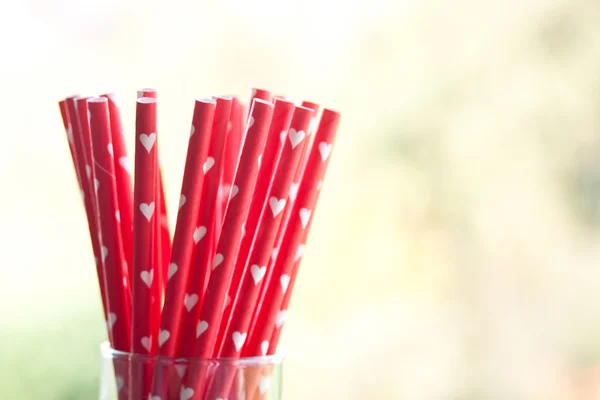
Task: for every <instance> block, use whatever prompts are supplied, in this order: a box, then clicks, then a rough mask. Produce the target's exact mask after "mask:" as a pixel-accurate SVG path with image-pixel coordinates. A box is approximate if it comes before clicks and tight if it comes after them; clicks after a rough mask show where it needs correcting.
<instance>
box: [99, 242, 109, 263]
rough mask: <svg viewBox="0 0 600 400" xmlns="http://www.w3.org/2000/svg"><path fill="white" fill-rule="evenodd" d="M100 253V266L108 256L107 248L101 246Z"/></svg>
mask: <svg viewBox="0 0 600 400" xmlns="http://www.w3.org/2000/svg"><path fill="white" fill-rule="evenodd" d="M100 252H101V254H100V256H101V257H102V264H104V260H106V256H107V255H108V248H106V246H102V249H101V250H100Z"/></svg>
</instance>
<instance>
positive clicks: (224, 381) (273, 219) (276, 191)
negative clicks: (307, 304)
mask: <svg viewBox="0 0 600 400" xmlns="http://www.w3.org/2000/svg"><path fill="white" fill-rule="evenodd" d="M312 114H313V110H311V109H309V108H304V107H295V109H294V115H293V119H292V123H291V125H290V129H289V131H288V140H286V141H285V143H284V145H283V151H282V154H281V157H280V159H279V162H278V165H277V170H276V173H275V177H274V179H273V181H272V184H271V185H270V188H269V194H268V201H267V203H266V204H265V207H264V208H263V210H262V213H261V216H260V222H259V224H258V226H259V228H258V232H257V234H256V236H255V238H254V240H253V245H252V250H251V251H250V255H249V257H248V258H247V262H246V265H245V268H244V270H245V272H244V275H243V279H242V286H241V288H240V291H239V293H238V296H237V298H236V299H235V302H234V308H233V313H232V317H231V321H230V323H229V326H228V328H227V330H226V334H225V337H224V343H223V349H222V351H221V354H219V356H220V357H226V358H229V357H239V355H240V354H241V351H242V348H243V346H244V341H245V339H246V337H247V336H248V326H249V324H250V320H251V318H252V313H253V311H254V307H255V305H256V300H257V298H258V295H259V293H260V288H261V285H260V284H261V281H262V280H263V278H264V277H265V275H266V273H267V266H268V263H269V258H270V256H271V248H272V246H273V242H274V241H275V236H276V235H277V231H278V228H279V224H280V223H281V220H282V217H283V211H284V209H285V207H286V199H287V196H288V192H289V189H290V185H291V183H292V178H293V175H294V172H295V169H296V165H297V164H298V162H299V161H300V157H301V155H302V152H301V150H302V147H301V146H300V144H301V143H302V142H303V141H304V140H306V137H307V134H306V131H307V130H308V126H309V124H310V121H311V117H312ZM232 372H234V371H232V370H230V369H227V368H224V369H222V373H219V372H217V374H218V375H219V376H220V378H221V379H215V381H214V383H213V385H212V387H211V390H210V392H209V393H210V394H209V396H208V398H218V397H221V398H225V397H227V396H228V394H229V391H230V388H231V383H232V380H233V378H234V374H233V373H232Z"/></svg>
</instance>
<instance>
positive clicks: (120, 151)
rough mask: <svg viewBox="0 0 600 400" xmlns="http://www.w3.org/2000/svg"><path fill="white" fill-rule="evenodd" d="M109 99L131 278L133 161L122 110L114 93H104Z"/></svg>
mask: <svg viewBox="0 0 600 400" xmlns="http://www.w3.org/2000/svg"><path fill="white" fill-rule="evenodd" d="M102 97H106V98H107V99H108V112H109V114H110V132H111V139H112V141H111V150H110V151H111V153H112V154H113V159H114V168H115V177H116V184H117V197H118V200H119V210H118V211H119V213H118V218H117V220H118V222H119V225H120V228H121V238H122V241H123V253H124V254H125V262H126V263H127V270H128V272H129V273H128V276H129V279H131V274H132V265H133V190H132V186H131V163H130V161H129V158H128V157H127V146H126V144H125V136H124V134H123V124H122V122H121V112H120V110H119V106H118V104H117V102H116V95H115V94H114V93H110V94H103V95H102Z"/></svg>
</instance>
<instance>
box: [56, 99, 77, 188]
mask: <svg viewBox="0 0 600 400" xmlns="http://www.w3.org/2000/svg"><path fill="white" fill-rule="evenodd" d="M58 107H59V109H60V116H61V118H62V121H63V125H64V128H65V133H66V134H67V143H68V144H69V152H70V153H71V159H72V160H73V168H74V169H75V178H76V179H77V185H79V190H80V191H81V193H82V199H83V189H82V187H81V177H80V174H79V167H78V166H77V153H76V151H75V142H74V139H73V126H72V125H71V122H70V121H69V114H68V110H67V101H66V100H61V101H59V102H58Z"/></svg>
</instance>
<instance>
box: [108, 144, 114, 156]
mask: <svg viewBox="0 0 600 400" xmlns="http://www.w3.org/2000/svg"><path fill="white" fill-rule="evenodd" d="M106 149H107V150H108V152H109V153H110V155H111V156H112V157H114V156H115V153H113V145H112V143H109V144H108V145H107V146H106Z"/></svg>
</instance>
